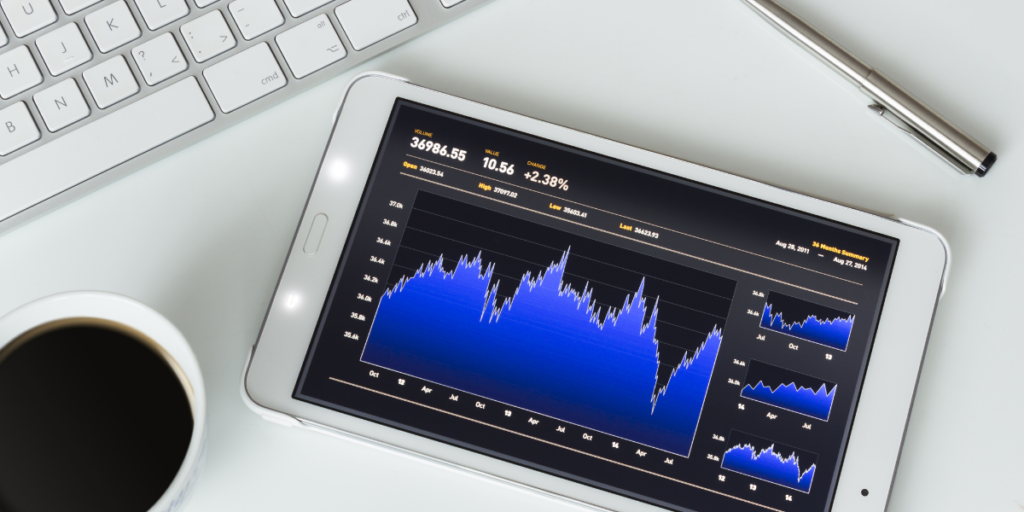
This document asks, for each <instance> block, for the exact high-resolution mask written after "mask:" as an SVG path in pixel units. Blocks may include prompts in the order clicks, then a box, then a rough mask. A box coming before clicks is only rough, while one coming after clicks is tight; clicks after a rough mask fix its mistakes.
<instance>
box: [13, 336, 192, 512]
mask: <svg viewBox="0 0 1024 512" xmlns="http://www.w3.org/2000/svg"><path fill="white" fill-rule="evenodd" d="M156 350H159V349H156V348H155V347H153V346H152V344H150V343H147V342H146V341H145V340H141V339H137V338H135V337H133V336H129V335H126V334H123V333H121V332H118V331H115V330H111V329H107V328H104V327H65V328H60V329H58V330H53V331H49V332H45V333H43V334H41V335H39V336H35V337H33V338H31V339H27V340H23V342H21V343H15V344H13V345H11V346H9V347H8V348H7V349H5V351H4V352H3V353H2V354H0V511H3V512H48V511H68V510H75V511H83V512H88V511H104V512H143V511H146V510H148V509H149V508H150V507H151V506H152V505H153V504H154V503H155V502H156V501H157V499H159V498H160V496H161V495H162V494H163V493H164V491H165V490H166V489H167V488H168V486H169V485H170V483H171V481H172V480H173V479H174V476H175V475H176V474H177V472H178V469H179V468H180V466H181V464H182V462H183V460H184V458H185V453H186V451H187V450H188V447H189V442H190V440H191V437H192V428H193V417H192V408H191V404H190V401H189V395H188V392H187V391H186V388H185V387H184V386H185V385H184V384H183V382H182V380H181V379H179V377H178V375H177V374H176V373H175V371H174V369H173V368H172V367H171V366H170V365H169V364H168V362H167V361H166V360H165V359H164V357H163V356H162V355H161V354H160V353H158V352H157V351H156Z"/></svg>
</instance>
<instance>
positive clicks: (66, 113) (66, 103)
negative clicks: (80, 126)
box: [32, 78, 89, 132]
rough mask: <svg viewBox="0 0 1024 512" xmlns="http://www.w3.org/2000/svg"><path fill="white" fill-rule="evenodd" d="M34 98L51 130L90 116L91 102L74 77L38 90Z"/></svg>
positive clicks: (53, 130) (47, 127)
mask: <svg viewBox="0 0 1024 512" xmlns="http://www.w3.org/2000/svg"><path fill="white" fill-rule="evenodd" d="M32 100H33V101H35V102H36V108H38V109H39V113H40V114H41V115H42V116H43V122H44V123H46V129H48V130H50V131H51V132H55V131H57V130H60V129H61V128H64V127H66V126H68V125H70V124H72V123H74V122H75V121H78V120H81V119H85V118H86V117H88V116H89V104H88V103H86V102H85V98H83V97H82V91H81V90H79V89H78V84H76V83H75V79H74V78H68V79H67V80H64V81H63V82H61V83H59V84H57V85H54V86H53V87H50V88H48V89H43V90H42V91H41V92H37V93H36V94H35V95H34V96H32Z"/></svg>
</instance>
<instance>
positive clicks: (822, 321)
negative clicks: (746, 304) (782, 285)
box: [761, 292, 854, 351]
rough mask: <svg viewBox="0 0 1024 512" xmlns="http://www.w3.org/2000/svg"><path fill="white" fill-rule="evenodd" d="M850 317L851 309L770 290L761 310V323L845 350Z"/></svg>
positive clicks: (775, 329) (848, 336)
mask: <svg viewBox="0 0 1024 512" xmlns="http://www.w3.org/2000/svg"><path fill="white" fill-rule="evenodd" d="M853 320H854V316H853V315H852V314H850V313H845V312H842V311H839V310H835V309H831V308H827V307H824V306H820V305H817V304H814V303H812V302H807V301H804V300H800V299H796V298H794V297H789V296H786V295H783V294H781V293H776V292H771V293H769V294H768V300H767V302H765V305H764V312H763V313H762V314H761V327H762V328H764V329H768V330H770V331H775V332H778V333H782V334H786V335H788V336H793V337H795V338H800V339H802V340H806V341H810V342H813V343H818V344H820V345H824V346H826V347H832V348H835V349H838V350H843V351H845V350H846V347H847V345H848V344H849V343H850V333H851V332H852V331H853Z"/></svg>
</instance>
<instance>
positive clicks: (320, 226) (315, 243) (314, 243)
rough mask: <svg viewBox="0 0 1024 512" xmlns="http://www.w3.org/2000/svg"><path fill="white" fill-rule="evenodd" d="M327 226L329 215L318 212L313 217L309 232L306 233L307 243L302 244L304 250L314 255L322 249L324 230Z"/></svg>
mask: <svg viewBox="0 0 1024 512" xmlns="http://www.w3.org/2000/svg"><path fill="white" fill-rule="evenodd" d="M326 228H327V216H326V215H324V214H322V213H318V214H316V217H313V225H312V226H310V227H309V234H308V235H306V243H305V245H303V246H302V252H304V253H306V254H308V255H310V256H312V255H314V254H316V251H317V250H318V249H320V240H321V239H323V237H324V230H325V229H326Z"/></svg>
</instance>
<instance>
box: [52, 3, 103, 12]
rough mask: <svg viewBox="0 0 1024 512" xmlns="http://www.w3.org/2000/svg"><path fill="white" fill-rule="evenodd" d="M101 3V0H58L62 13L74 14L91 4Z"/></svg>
mask: <svg viewBox="0 0 1024 512" xmlns="http://www.w3.org/2000/svg"><path fill="white" fill-rule="evenodd" d="M101 1H102V0H60V6H61V7H62V8H63V9H64V12H66V13H68V14H74V13H76V12H78V11H81V10H82V9H85V8H86V7H89V6H91V5H93V4H98V3H100V2H101Z"/></svg>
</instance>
